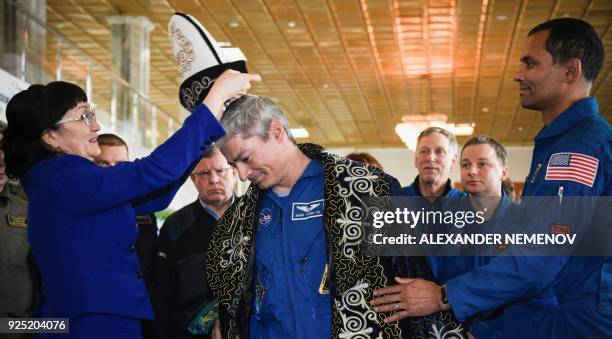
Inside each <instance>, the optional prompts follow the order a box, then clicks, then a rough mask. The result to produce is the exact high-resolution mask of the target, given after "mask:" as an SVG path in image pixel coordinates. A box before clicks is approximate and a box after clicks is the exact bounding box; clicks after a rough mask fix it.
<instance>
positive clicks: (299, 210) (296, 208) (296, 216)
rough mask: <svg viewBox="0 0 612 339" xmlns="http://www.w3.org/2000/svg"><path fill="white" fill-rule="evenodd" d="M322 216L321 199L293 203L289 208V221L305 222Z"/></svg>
mask: <svg viewBox="0 0 612 339" xmlns="http://www.w3.org/2000/svg"><path fill="white" fill-rule="evenodd" d="M322 216H323V199H320V200H315V201H311V202H294V203H293V204H292V207H291V220H306V219H310V218H317V217H322Z"/></svg>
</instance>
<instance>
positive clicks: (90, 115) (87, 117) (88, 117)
mask: <svg viewBox="0 0 612 339" xmlns="http://www.w3.org/2000/svg"><path fill="white" fill-rule="evenodd" d="M80 120H83V121H85V124H86V125H87V126H89V125H91V124H92V123H93V122H94V121H95V120H96V111H94V110H93V109H92V110H90V111H85V112H83V114H81V116H79V117H78V118H64V119H62V120H60V121H58V122H56V123H55V126H57V125H61V124H65V123H68V122H73V121H80Z"/></svg>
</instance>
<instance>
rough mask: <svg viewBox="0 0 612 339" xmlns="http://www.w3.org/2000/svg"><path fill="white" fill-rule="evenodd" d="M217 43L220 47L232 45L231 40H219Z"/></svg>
mask: <svg viewBox="0 0 612 339" xmlns="http://www.w3.org/2000/svg"><path fill="white" fill-rule="evenodd" d="M217 44H218V45H219V47H230V46H231V45H232V43H231V42H229V41H217Z"/></svg>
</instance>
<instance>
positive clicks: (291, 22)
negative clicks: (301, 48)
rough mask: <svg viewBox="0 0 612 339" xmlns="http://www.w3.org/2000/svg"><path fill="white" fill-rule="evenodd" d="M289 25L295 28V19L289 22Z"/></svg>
mask: <svg viewBox="0 0 612 339" xmlns="http://www.w3.org/2000/svg"><path fill="white" fill-rule="evenodd" d="M287 27H289V28H295V21H289V22H288V23H287Z"/></svg>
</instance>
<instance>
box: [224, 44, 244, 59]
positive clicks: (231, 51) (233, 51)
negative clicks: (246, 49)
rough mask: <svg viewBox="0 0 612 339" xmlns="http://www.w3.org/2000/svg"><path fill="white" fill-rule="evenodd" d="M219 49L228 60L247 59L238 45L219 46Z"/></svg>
mask: <svg viewBox="0 0 612 339" xmlns="http://www.w3.org/2000/svg"><path fill="white" fill-rule="evenodd" d="M221 50H223V54H225V56H226V57H228V58H229V60H246V59H247V58H246V56H245V55H244V53H242V51H241V50H240V48H238V47H225V48H221Z"/></svg>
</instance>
